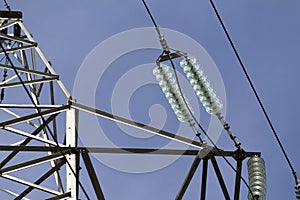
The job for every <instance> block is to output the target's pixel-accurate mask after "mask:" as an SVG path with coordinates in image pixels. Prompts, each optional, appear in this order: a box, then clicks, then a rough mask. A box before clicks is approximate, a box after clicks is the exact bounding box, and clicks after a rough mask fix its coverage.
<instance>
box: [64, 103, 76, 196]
mask: <svg viewBox="0 0 300 200" xmlns="http://www.w3.org/2000/svg"><path fill="white" fill-rule="evenodd" d="M77 115H78V112H77V111H76V110H75V109H73V108H71V109H70V110H68V111H67V112H66V146H69V147H76V146H77ZM66 157H67V160H68V162H69V163H70V166H69V165H66V192H70V193H71V198H70V199H71V200H77V199H78V184H77V180H76V176H78V173H77V171H78V166H77V165H78V162H77V156H76V154H75V153H72V154H70V155H66ZM74 172H75V174H74Z"/></svg>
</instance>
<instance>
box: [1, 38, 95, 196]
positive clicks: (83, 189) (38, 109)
mask: <svg viewBox="0 0 300 200" xmlns="http://www.w3.org/2000/svg"><path fill="white" fill-rule="evenodd" d="M0 46H1V49H2V51H3V52H4V55H5V57H6V59H7V61H8V62H9V64H10V65H11V67H12V68H13V70H14V72H15V74H16V76H17V77H18V79H19V81H20V82H21V84H22V86H23V88H24V90H25V92H26V94H27V95H28V97H29V99H30V101H31V103H32V104H33V105H34V107H35V109H36V110H37V112H38V114H39V115H40V117H41V120H42V121H43V123H44V124H45V126H46V128H47V130H48V131H49V133H50V135H51V137H52V138H53V140H54V142H55V143H56V146H55V147H56V148H57V149H58V150H59V151H60V153H61V155H62V156H63V157H64V159H65V160H66V163H67V165H68V166H69V168H70V170H71V172H72V174H73V175H74V177H75V178H76V181H77V182H78V184H79V186H80V188H81V189H82V191H83V193H84V194H85V196H86V198H87V199H89V200H90V198H89V196H88V193H87V192H86V190H85V188H84V186H83V185H82V183H81V182H80V180H79V177H78V176H77V175H76V173H75V171H74V169H73V168H72V166H71V164H70V162H69V161H68V159H67V157H66V155H65V154H64V152H63V151H62V149H61V148H60V146H59V143H58V141H57V139H56V138H55V136H54V134H53V133H52V131H51V129H50V127H49V126H48V124H47V123H46V120H45V118H44V116H43V114H42V113H41V110H40V108H39V107H38V106H37V104H36V103H35V101H34V99H33V97H32V96H31V95H30V92H29V90H28V88H27V87H26V86H25V83H24V81H23V80H22V78H21V76H20V74H19V73H18V71H17V69H16V67H15V65H14V64H13V62H12V60H11V59H10V57H9V55H8V53H7V51H6V49H5V48H4V47H3V45H2V43H0Z"/></svg>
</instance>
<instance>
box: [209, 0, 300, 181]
mask: <svg viewBox="0 0 300 200" xmlns="http://www.w3.org/2000/svg"><path fill="white" fill-rule="evenodd" d="M210 4H211V6H212V7H213V10H214V12H215V14H216V16H217V18H218V20H219V22H220V24H221V26H222V28H223V31H224V33H225V35H226V37H227V39H228V41H229V43H230V46H231V48H232V49H233V51H234V54H235V56H236V58H237V59H238V62H239V64H240V67H241V68H242V71H243V72H244V74H245V76H246V79H247V81H248V83H249V84H250V87H251V89H252V91H253V93H254V95H255V98H256V100H257V102H258V104H259V106H260V108H261V110H262V112H263V114H264V116H265V118H266V120H267V122H268V124H269V126H270V128H271V130H272V132H273V135H274V136H275V138H276V141H277V143H278V144H279V147H280V149H281V151H282V153H283V155H284V157H285V159H286V161H287V163H288V165H289V167H290V169H291V171H292V174H293V176H294V178H295V180H296V183H297V179H298V176H297V173H296V171H295V170H294V167H293V165H292V163H291V161H290V159H289V157H288V155H287V153H286V151H285V148H284V146H283V144H282V143H281V141H280V139H279V136H278V134H277V132H276V130H275V128H274V126H273V123H272V121H271V119H270V117H269V114H268V113H267V111H266V109H265V107H264V105H263V103H262V101H261V99H260V97H259V95H258V93H257V91H256V89H255V87H254V84H253V82H252V80H251V78H250V76H249V74H248V72H247V70H246V67H245V65H244V63H243V61H242V59H241V57H240V55H239V53H238V51H237V49H236V47H235V45H234V43H233V41H232V39H231V37H230V35H229V33H228V31H227V28H226V26H225V25H224V23H223V20H222V18H221V16H220V14H219V12H218V10H217V8H216V6H215V4H214V2H213V0H210Z"/></svg>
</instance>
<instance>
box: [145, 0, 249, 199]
mask: <svg viewBox="0 0 300 200" xmlns="http://www.w3.org/2000/svg"><path fill="white" fill-rule="evenodd" d="M142 2H143V4H144V6H145V8H146V10H147V12H148V14H149V16H150V18H151V20H152V23H153V25H154V26H155V28H156V30H157V32H158V34H159V37H160V38H161V37H162V35H161V33H160V31H159V27H158V26H157V23H156V22H155V20H154V18H153V16H152V14H151V12H150V9H149V8H148V6H147V4H146V2H145V1H144V0H142ZM165 44H166V43H165ZM162 46H163V47H164V45H162ZM166 49H168V48H166ZM166 49H165V48H164V52H165V53H166V54H167V55H168V56H169V60H170V63H171V66H172V68H173V71H174V75H175V79H176V84H177V85H178V89H179V92H180V95H181V96H182V99H183V101H184V104H185V105H186V107H187V108H188V111H189V112H190V114H191V116H192V118H193V120H194V121H195V123H196V124H197V125H198V127H199V128H200V129H201V131H202V132H203V134H204V135H205V136H206V137H207V138H208V140H209V141H210V142H211V143H212V145H213V146H214V148H215V149H216V150H217V151H218V153H220V155H221V157H222V158H223V159H224V160H225V162H226V163H227V164H228V165H229V166H230V168H231V169H232V170H233V171H234V172H235V173H236V174H237V175H238V176H239V178H240V179H241V180H242V181H243V183H244V184H245V185H246V187H247V188H248V190H249V193H250V194H251V196H252V198H253V199H255V196H254V194H253V193H252V191H251V188H250V186H249V184H248V183H247V181H246V180H245V179H244V178H243V177H242V175H241V174H239V173H238V172H237V170H236V169H235V168H234V167H233V165H232V164H231V163H230V162H229V161H228V159H227V158H226V157H225V156H224V155H223V153H222V152H221V151H220V149H219V148H218V147H217V145H216V144H215V143H214V141H213V140H212V139H211V138H210V136H209V135H208V134H207V133H206V131H205V130H204V128H203V127H202V126H201V124H200V123H199V122H198V120H197V119H196V117H195V116H194V114H193V112H192V111H191V110H190V107H189V105H188V103H187V101H186V99H185V97H184V95H183V92H182V90H181V86H180V82H179V79H178V75H177V72H176V69H175V65H174V62H173V60H172V57H171V53H170V51H166ZM197 136H198V137H199V139H200V141H201V138H200V135H197Z"/></svg>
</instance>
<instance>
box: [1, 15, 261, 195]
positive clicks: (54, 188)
mask: <svg viewBox="0 0 300 200" xmlns="http://www.w3.org/2000/svg"><path fill="white" fill-rule="evenodd" d="M0 44H1V49H0V56H2V58H1V57H0V69H2V70H3V78H2V81H1V82H0V89H1V94H0V100H1V104H0V113H1V115H0V134H1V138H2V139H1V140H0V141H1V142H0V159H1V163H0V178H2V179H1V180H0V197H2V194H3V193H6V194H7V195H10V196H11V197H13V198H14V199H29V198H31V197H32V196H31V194H33V193H34V192H37V191H40V193H38V195H39V198H40V199H49V200H50V199H70V200H77V199H79V198H80V197H79V190H80V189H81V190H82V192H83V193H84V195H86V196H88V194H87V192H86V191H85V189H84V186H83V184H82V183H80V178H79V169H80V162H79V158H80V156H81V158H82V160H83V162H84V166H85V169H86V171H87V173H88V175H89V178H90V181H91V183H92V187H93V189H94V192H95V196H96V197H97V199H100V200H103V199H105V197H104V193H105V192H104V193H103V192H102V188H101V187H100V183H99V180H98V178H97V175H96V172H95V170H94V168H93V165H92V161H91V159H90V157H89V153H117V154H120V153H122V154H124V153H127V154H132V153H135V154H144V155H145V156H146V154H165V155H183V156H195V160H194V162H193V163H192V165H191V168H190V171H189V172H188V174H187V177H186V178H185V180H184V181H183V184H182V187H181V188H180V189H179V192H178V194H177V196H176V199H182V197H183V196H184V193H185V191H186V189H187V187H188V185H189V183H190V182H191V179H192V178H193V176H194V173H195V171H196V170H197V168H198V166H199V163H200V161H201V160H203V175H202V186H201V199H203V200H204V199H205V197H206V195H205V194H206V182H207V168H208V161H209V160H210V161H211V163H212V166H213V169H214V170H215V172H216V176H217V178H218V181H219V183H220V187H221V189H222V192H223V194H224V197H225V199H230V195H229V192H228V190H227V187H226V183H225V181H224V179H223V177H222V174H221V171H220V169H219V167H218V163H217V161H216V159H215V157H218V156H222V157H224V156H225V157H232V158H234V159H235V160H236V161H237V169H236V172H237V173H236V183H235V192H234V199H235V200H238V199H239V193H240V183H241V181H240V180H241V179H240V177H241V171H242V162H243V160H244V159H245V158H247V157H253V156H260V153H259V152H245V151H242V150H240V149H238V150H237V151H223V150H221V149H218V150H217V151H216V149H214V148H212V147H209V146H207V145H203V144H202V143H199V142H197V141H194V140H191V139H188V138H185V137H182V136H179V135H174V134H172V133H169V132H166V131H163V130H159V129H156V128H154V127H150V126H147V125H145V124H142V123H139V122H134V121H131V120H128V119H125V118H122V117H119V116H116V115H112V114H110V113H106V112H104V111H101V110H97V109H95V108H90V107H88V106H85V105H82V104H79V103H76V102H75V100H74V99H72V97H71V96H70V94H69V92H68V90H67V89H66V88H65V86H64V85H63V83H62V82H61V80H60V79H59V76H58V75H57V74H56V73H55V71H54V69H53V67H52V65H51V63H50V62H49V61H48V60H47V59H46V57H45V56H44V54H43V53H42V51H41V49H40V48H39V47H38V44H37V42H36V41H35V40H34V39H33V36H32V35H31V34H30V32H29V31H28V30H27V29H26V28H25V26H24V24H23V23H22V13H21V12H18V11H0ZM61 99H64V100H63V102H60V101H61ZM79 110H82V111H85V112H88V113H91V114H93V115H96V116H100V117H104V118H106V119H109V120H112V121H116V122H119V123H123V124H126V125H128V126H132V127H135V128H138V129H141V130H144V131H147V132H150V133H153V134H155V135H158V136H161V137H164V138H167V139H170V140H175V141H177V142H180V143H183V144H186V145H189V146H191V147H192V148H194V149H191V150H190V149H189V150H178V149H165V150H164V149H162V150H159V151H158V149H143V148H123V149H118V148H102V147H97V148H89V147H78V146H77V142H78V132H77V122H78V111H79ZM207 151H209V153H208V152H207ZM174 197H175V194H174Z"/></svg>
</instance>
